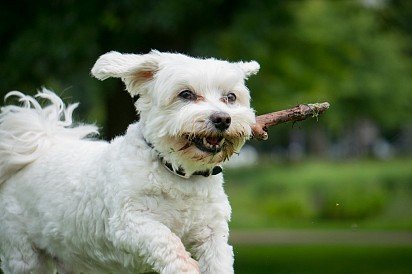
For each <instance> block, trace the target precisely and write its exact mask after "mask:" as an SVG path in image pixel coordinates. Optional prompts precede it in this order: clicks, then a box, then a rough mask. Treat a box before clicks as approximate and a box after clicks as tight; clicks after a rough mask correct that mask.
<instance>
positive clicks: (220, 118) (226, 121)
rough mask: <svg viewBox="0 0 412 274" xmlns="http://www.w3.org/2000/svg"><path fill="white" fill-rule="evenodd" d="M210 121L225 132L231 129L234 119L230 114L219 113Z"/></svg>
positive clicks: (214, 114)
mask: <svg viewBox="0 0 412 274" xmlns="http://www.w3.org/2000/svg"><path fill="white" fill-rule="evenodd" d="M210 121H212V123H213V125H214V126H215V128H217V129H218V130H221V131H224V130H226V129H228V128H229V126H230V122H231V121H232V118H230V115H229V114H228V113H226V112H223V111H219V112H215V113H213V114H212V115H210Z"/></svg>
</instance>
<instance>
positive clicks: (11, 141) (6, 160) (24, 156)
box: [0, 89, 98, 184]
mask: <svg viewBox="0 0 412 274" xmlns="http://www.w3.org/2000/svg"><path fill="white" fill-rule="evenodd" d="M9 97H17V98H18V101H19V102H20V103H21V104H20V105H6V106H4V107H2V108H1V109H0V184H1V183H3V182H4V181H5V180H7V179H8V178H9V177H10V176H12V175H13V174H14V173H15V172H17V171H18V170H20V169H22V168H23V167H25V166H26V165H28V164H29V163H31V162H33V161H34V160H36V159H37V158H38V157H39V156H41V154H42V152H44V151H45V150H46V149H47V148H49V147H50V145H51V143H52V142H53V140H56V139H60V140H61V139H66V140H67V139H72V140H80V139H83V138H85V137H87V136H89V135H91V134H97V133H98V131H97V127H96V126H94V125H77V126H74V125H73V121H72V113H73V110H74V109H75V108H76V107H77V106H78V104H77V103H76V104H71V105H68V106H66V105H65V104H64V103H63V101H62V100H61V99H60V98H59V97H58V96H57V95H56V94H54V93H53V92H51V91H49V90H47V89H43V90H42V91H40V92H39V93H38V94H37V95H36V96H35V97H37V98H42V99H45V100H47V101H49V104H48V105H47V106H45V107H42V106H41V105H40V103H39V102H38V101H37V100H36V98H34V97H31V96H27V95H24V94H23V93H21V92H18V91H12V92H9V93H8V94H7V95H6V96H5V100H6V99H7V98H9Z"/></svg>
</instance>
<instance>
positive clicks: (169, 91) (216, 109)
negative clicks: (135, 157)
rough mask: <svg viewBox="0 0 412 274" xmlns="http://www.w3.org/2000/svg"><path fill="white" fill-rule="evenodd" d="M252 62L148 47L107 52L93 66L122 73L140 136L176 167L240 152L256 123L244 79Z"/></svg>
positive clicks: (98, 72)
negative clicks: (133, 100)
mask: <svg viewBox="0 0 412 274" xmlns="http://www.w3.org/2000/svg"><path fill="white" fill-rule="evenodd" d="M258 70H259V65H258V64H257V63H256V62H254V61H253V62H248V63H244V62H239V63H229V62H226V61H220V60H215V59H196V58H192V57H188V56H185V55H182V54H171V53H160V52H157V51H152V52H151V53H149V54H146V55H134V54H120V53H117V52H110V53H107V54H105V55H103V56H101V57H100V58H99V60H98V61H97V62H96V64H95V66H94V67H93V69H92V73H93V75H94V76H96V77H97V78H99V79H101V80H103V79H106V78H108V77H121V78H122V80H123V81H124V82H125V84H126V87H127V90H128V91H129V93H130V94H131V95H132V96H139V99H138V100H137V101H136V104H135V106H136V109H137V110H138V112H139V113H140V119H141V123H142V125H143V127H142V128H143V136H144V137H145V138H146V141H147V142H149V143H151V144H152V145H153V146H154V147H155V149H156V150H157V151H158V152H159V153H160V154H161V156H162V157H163V158H164V159H165V160H166V161H167V162H169V163H171V164H172V165H173V166H174V168H176V169H177V168H179V167H182V168H184V169H185V171H186V172H188V173H190V172H193V171H195V170H199V169H201V170H205V169H207V168H211V167H213V166H215V165H216V164H219V163H221V162H223V161H225V160H226V159H228V158H229V157H230V156H231V155H232V154H233V153H236V152H238V151H239V150H240V148H241V147H242V145H243V144H244V142H245V141H246V140H247V139H248V138H249V136H250V134H251V128H250V126H251V124H253V123H254V122H255V115H254V111H253V109H251V108H250V103H249V101H250V95H249V91H248V89H247V88H246V86H245V80H246V79H247V78H248V77H249V76H250V75H252V74H255V73H257V71H258Z"/></svg>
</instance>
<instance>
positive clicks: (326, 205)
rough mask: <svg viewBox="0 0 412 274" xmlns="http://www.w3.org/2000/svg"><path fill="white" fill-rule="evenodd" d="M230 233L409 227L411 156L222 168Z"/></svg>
mask: <svg viewBox="0 0 412 274" xmlns="http://www.w3.org/2000/svg"><path fill="white" fill-rule="evenodd" d="M225 177H226V183H225V189H226V192H227V194H228V196H229V200H230V203H231V205H232V209H233V214H232V222H231V228H232V229H239V228H240V229H260V228H311V229H312V228H313V229H318V228H319V229H327V228H334V229H335V228H339V229H345V228H351V229H353V228H355V229H357V228H360V229H385V230H387V229H391V230H399V229H400V230H411V229H412V210H411V208H412V158H407V159H396V160H391V161H373V160H358V161H350V162H349V161H348V162H326V161H314V160H308V161H304V162H302V163H299V164H282V163H276V162H269V161H262V162H261V163H260V164H259V165H257V166H255V167H249V168H241V169H225Z"/></svg>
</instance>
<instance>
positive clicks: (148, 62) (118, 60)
mask: <svg viewBox="0 0 412 274" xmlns="http://www.w3.org/2000/svg"><path fill="white" fill-rule="evenodd" d="M158 56H159V52H156V51H152V52H150V53H149V54H142V55H139V54H122V53H119V52H116V51H111V52H108V53H106V54H103V55H102V56H100V57H99V59H98V60H97V61H96V63H95V64H94V66H93V68H92V70H91V73H92V75H93V76H94V77H96V78H97V79H99V80H105V79H107V78H110V77H114V78H121V79H122V81H123V82H124V83H125V84H126V89H127V91H129V93H130V94H131V95H132V96H134V95H137V94H138V87H139V85H141V84H143V83H145V82H148V81H150V80H152V79H153V76H154V74H155V73H156V71H157V70H158Z"/></svg>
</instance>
